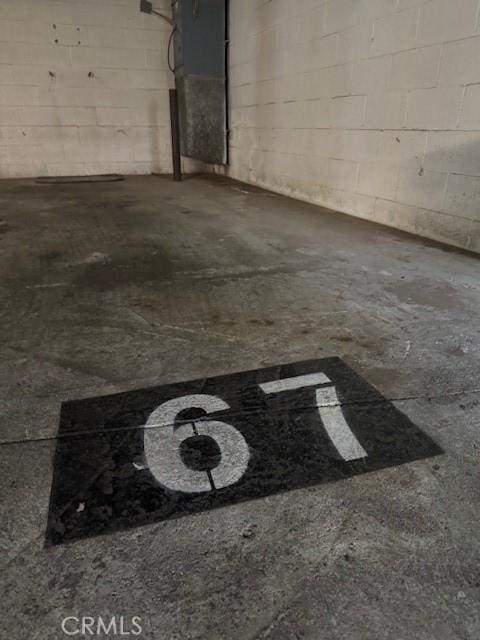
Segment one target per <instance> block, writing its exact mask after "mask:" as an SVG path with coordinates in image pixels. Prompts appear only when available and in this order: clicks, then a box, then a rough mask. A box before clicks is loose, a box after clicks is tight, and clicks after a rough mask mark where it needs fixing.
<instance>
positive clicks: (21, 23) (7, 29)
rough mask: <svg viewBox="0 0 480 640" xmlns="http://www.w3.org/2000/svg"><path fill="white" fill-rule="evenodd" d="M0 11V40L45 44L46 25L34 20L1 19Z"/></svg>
mask: <svg viewBox="0 0 480 640" xmlns="http://www.w3.org/2000/svg"><path fill="white" fill-rule="evenodd" d="M1 17H2V14H1V13H0V41H1V42H12V43H13V42H15V43H20V42H22V43H26V44H35V43H37V44H46V43H47V42H48V41H49V37H48V26H47V24H46V23H45V22H37V21H34V20H30V19H29V20H2V19H1Z"/></svg>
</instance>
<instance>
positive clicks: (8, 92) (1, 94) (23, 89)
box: [0, 84, 39, 106]
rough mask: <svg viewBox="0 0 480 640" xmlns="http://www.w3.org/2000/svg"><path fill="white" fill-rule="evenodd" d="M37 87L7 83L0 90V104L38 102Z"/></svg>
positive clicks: (19, 104) (20, 104)
mask: <svg viewBox="0 0 480 640" xmlns="http://www.w3.org/2000/svg"><path fill="white" fill-rule="evenodd" d="M38 97H39V89H38V87H30V86H26V85H20V86H17V85H14V84H8V85H5V86H3V87H2V90H1V91H0V105H3V106H9V105H12V106H23V105H31V104H38Z"/></svg>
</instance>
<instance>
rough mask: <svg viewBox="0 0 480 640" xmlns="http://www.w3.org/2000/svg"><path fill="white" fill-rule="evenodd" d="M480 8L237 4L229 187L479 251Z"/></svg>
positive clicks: (468, 1)
mask: <svg viewBox="0 0 480 640" xmlns="http://www.w3.org/2000/svg"><path fill="white" fill-rule="evenodd" d="M479 9H480V3H479V0H329V1H326V0H298V1H293V0H231V2H230V39H231V47H230V87H231V95H230V108H231V111H230V120H231V123H230V126H231V167H230V170H229V173H230V175H231V176H232V177H235V178H238V179H241V180H245V181H247V182H251V183H254V184H258V185H262V186H265V187H267V188H270V189H273V190H275V191H279V192H282V193H286V194H289V195H292V196H296V197H298V198H301V199H305V200H309V201H312V202H315V203H318V204H321V205H324V206H328V207H332V208H334V209H338V210H340V211H344V212H347V213H350V214H353V215H356V216H360V217H363V218H368V219H371V220H376V221H379V222H382V223H384V224H387V225H391V226H394V227H398V228H400V229H404V230H407V231H411V232H414V233H418V234H419V235H423V236H427V237H431V238H435V239H438V240H441V241H445V242H448V243H451V244H454V245H457V246H460V247H466V248H469V249H471V250H474V251H480V23H479Z"/></svg>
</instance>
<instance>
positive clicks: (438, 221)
mask: <svg viewBox="0 0 480 640" xmlns="http://www.w3.org/2000/svg"><path fill="white" fill-rule="evenodd" d="M472 224H473V223H472V221H471V220H468V219H467V218H458V217H456V216H450V215H448V214H445V213H440V212H439V211H430V210H427V209H421V208H419V209H418V210H417V216H416V219H415V228H414V233H417V234H418V235H420V236H425V237H426V238H432V239H433V240H439V241H440V242H446V243H447V244H453V245H455V246H457V247H463V248H465V249H466V248H467V247H468V243H469V239H470V230H471V227H472Z"/></svg>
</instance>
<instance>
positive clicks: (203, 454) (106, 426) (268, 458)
mask: <svg viewBox="0 0 480 640" xmlns="http://www.w3.org/2000/svg"><path fill="white" fill-rule="evenodd" d="M58 436H59V438H58V440H57V447H56V452H55V460H54V470H53V480H52V490H51V496H50V508H49V517H48V526H47V533H46V541H47V543H48V544H58V543H62V542H66V541H69V540H75V539H78V538H83V537H86V536H93V535H97V534H101V533H108V532H113V531H116V530H119V529H123V528H126V527H131V526H138V525H142V524H146V523H149V522H155V521H159V520H164V519H167V518H173V517H178V516H181V515H186V514H192V513H195V512H198V511H202V510H205V509H211V508H213V507H219V506H222V505H227V504H229V503H234V502H239V501H242V500H250V499H253V498H259V497H262V496H267V495H270V494H272V493H277V492H282V491H287V490H290V489H298V488H301V487H307V486H311V485H316V484H320V483H323V482H329V481H334V480H341V479H342V478H347V477H349V476H353V475H357V474H361V473H366V472H369V471H375V470H379V469H383V468H386V467H391V466H395V465H398V464H403V463H405V462H412V461H414V460H418V459H422V458H426V457H429V456H434V455H438V454H439V453H442V451H441V449H440V448H439V447H438V446H437V445H436V444H435V443H434V442H433V441H432V439H431V438H429V437H428V436H427V435H426V434H425V433H423V431H421V429H419V428H418V427H417V426H415V425H414V424H413V423H412V422H411V421H410V420H409V419H408V418H407V417H406V416H405V415H404V414H402V413H401V412H400V411H398V409H396V408H395V407H394V406H393V404H392V403H391V402H389V401H387V400H386V399H385V398H384V397H383V396H382V395H381V394H380V393H379V392H378V391H377V390H376V389H375V388H374V387H372V386H371V385H369V384H368V383H367V382H366V381H365V380H363V379H362V378H361V377H360V376H359V375H357V374H356V373H355V372H354V371H353V370H352V369H350V368H349V367H348V366H347V365H346V364H345V363H344V362H342V360H341V359H340V358H325V359H321V360H308V361H305V362H298V363H294V364H287V365H281V366H277V367H269V368H266V369H257V370H254V371H246V372H242V373H235V374H231V375H225V376H218V377H214V378H205V379H200V380H193V381H189V382H183V383H176V384H169V385H163V386H159V387H153V388H149V389H140V390H135V391H128V392H125V393H118V394H114V395H108V396H100V397H97V398H89V399H86V400H74V401H69V402H65V403H64V404H63V405H62V411H61V418H60V428H59V433H58Z"/></svg>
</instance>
